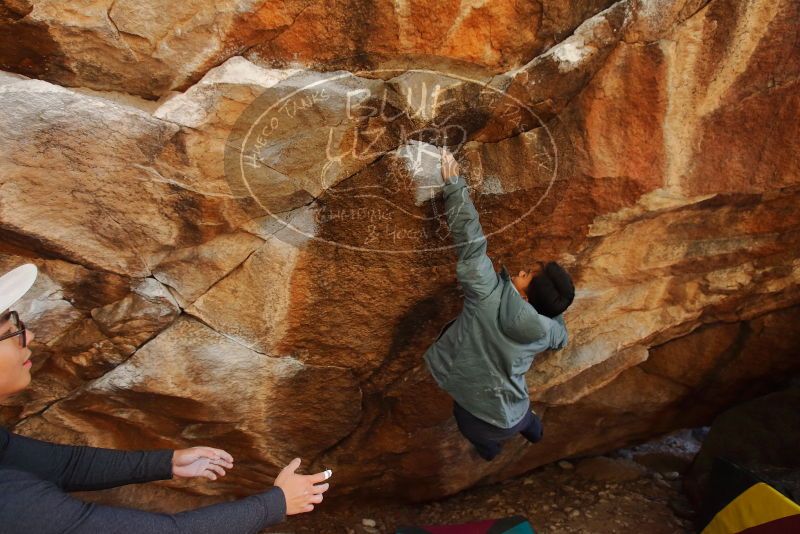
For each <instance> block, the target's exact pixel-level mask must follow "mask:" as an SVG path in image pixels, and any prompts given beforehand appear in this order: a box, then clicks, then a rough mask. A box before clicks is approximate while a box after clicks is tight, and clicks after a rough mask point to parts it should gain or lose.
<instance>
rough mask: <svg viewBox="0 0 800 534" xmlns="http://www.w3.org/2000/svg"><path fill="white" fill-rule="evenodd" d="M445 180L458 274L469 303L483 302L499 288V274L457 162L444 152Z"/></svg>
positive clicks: (448, 218) (446, 208)
mask: <svg viewBox="0 0 800 534" xmlns="http://www.w3.org/2000/svg"><path fill="white" fill-rule="evenodd" d="M442 179H443V180H444V183H445V185H444V188H443V194H444V206H445V212H446V215H447V224H448V226H449V227H450V232H451V233H452V234H453V240H454V242H455V246H456V252H457V254H458V263H457V264H456V275H457V276H458V280H459V282H461V285H462V286H463V288H464V295H465V297H466V299H467V300H476V301H477V300H481V299H482V298H484V297H486V296H488V295H489V293H491V292H492V290H493V289H494V288H495V286H496V285H497V273H496V272H495V270H494V267H493V266H492V261H491V260H490V259H489V256H487V255H486V236H484V234H483V228H481V222H480V218H479V217H478V211H477V210H476V209H475V205H474V204H473V203H472V199H471V198H470V196H469V189H468V188H467V183H466V181H465V180H464V177H463V176H461V175H459V168H458V163H457V162H456V161H455V159H454V158H453V155H452V154H450V152H449V151H448V150H447V149H442Z"/></svg>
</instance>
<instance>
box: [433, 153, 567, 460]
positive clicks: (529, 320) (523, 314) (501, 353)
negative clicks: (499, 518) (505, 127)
mask: <svg viewBox="0 0 800 534" xmlns="http://www.w3.org/2000/svg"><path fill="white" fill-rule="evenodd" d="M441 178H442V181H443V184H442V192H443V195H444V202H445V211H446V216H447V223H448V226H449V228H450V231H451V233H452V234H453V238H454V240H455V247H456V252H457V255H458V261H457V264H456V275H457V277H458V280H459V282H460V283H461V287H462V289H463V292H464V305H463V309H462V311H461V313H460V314H459V315H458V317H456V318H455V319H453V320H452V321H450V322H449V323H447V324H446V325H445V326H444V328H442V331H441V332H440V333H439V336H438V337H437V339H436V341H435V342H434V343H433V345H431V346H430V348H428V350H427V351H426V353H425V362H426V363H427V365H428V369H429V370H430V372H431V374H432V375H433V377H434V379H435V380H436V382H437V383H438V384H439V387H441V388H442V389H444V390H445V391H446V392H447V393H449V394H450V396H451V397H452V398H453V400H454V401H455V403H454V407H453V414H454V416H455V420H456V424H457V425H458V429H459V430H460V431H461V433H462V434H463V435H464V437H466V438H467V439H468V440H469V441H470V442H471V443H472V444H473V445H474V447H475V449H476V450H477V452H478V454H479V455H480V456H481V458H483V459H484V460H487V461H488V460H492V459H493V458H494V457H495V456H497V455H498V454H499V453H500V450H501V448H502V442H504V441H506V440H508V439H510V438H511V437H513V436H515V435H516V434H518V433H519V434H522V435H523V436H524V437H525V438H526V439H527V440H528V441H530V442H531V443H536V442H538V441H539V440H540V439H541V438H542V431H543V429H542V421H541V419H540V418H539V416H538V415H537V414H536V413H535V412H534V411H533V410H532V409H531V405H530V397H529V395H528V386H527V384H526V382H525V373H526V372H527V371H528V369H529V368H530V366H531V363H532V362H533V358H534V357H535V356H536V354H538V353H540V352H542V351H544V350H547V349H561V348H563V347H564V346H565V345H566V344H567V329H566V325H565V324H564V318H563V316H562V314H563V312H564V311H565V310H566V309H567V307H569V305H570V304H571V303H572V300H573V299H574V297H575V288H574V286H573V284H572V279H571V278H570V276H569V274H567V272H566V271H565V270H564V269H563V268H562V267H561V266H560V265H558V264H557V263H555V262H549V263H547V264H546V265H544V266H543V265H542V264H541V263H539V264H538V265H537V266H534V267H533V268H531V269H530V270H527V271H525V270H523V271H520V272H519V274H517V275H516V276H510V274H509V272H508V270H507V269H506V268H505V267H503V268H502V270H501V272H500V273H499V274H498V273H497V272H495V270H494V267H493V266H492V262H491V260H490V259H489V257H488V256H487V255H486V237H485V236H484V235H483V230H482V229H481V224H480V221H479V220H478V212H477V211H476V210H475V206H474V205H473V204H472V201H471V200H470V197H469V191H468V189H467V184H466V183H465V181H464V178H463V177H462V176H460V175H459V166H458V163H457V162H456V160H455V159H454V158H453V155H452V154H451V153H450V152H449V151H448V150H447V149H442V153H441Z"/></svg>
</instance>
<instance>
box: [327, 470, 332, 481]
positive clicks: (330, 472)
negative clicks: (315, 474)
mask: <svg viewBox="0 0 800 534" xmlns="http://www.w3.org/2000/svg"><path fill="white" fill-rule="evenodd" d="M331 475H333V471H331V470H330V469H326V470H325V480H328V479H329V478H331Z"/></svg>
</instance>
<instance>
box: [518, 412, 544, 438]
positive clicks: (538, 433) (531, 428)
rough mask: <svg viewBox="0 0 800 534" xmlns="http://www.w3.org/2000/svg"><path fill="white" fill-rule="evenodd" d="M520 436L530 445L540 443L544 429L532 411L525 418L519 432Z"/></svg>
mask: <svg viewBox="0 0 800 534" xmlns="http://www.w3.org/2000/svg"><path fill="white" fill-rule="evenodd" d="M520 434H522V435H523V436H524V437H525V439H527V440H528V441H530V442H531V443H537V442H539V441H541V439H542V435H543V434H544V427H543V426H542V420H541V419H540V418H539V416H538V415H536V412H534V411H533V410H531V411H529V412H528V414H527V415H526V416H525V426H524V427H523V429H522V430H520Z"/></svg>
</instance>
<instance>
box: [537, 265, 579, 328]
mask: <svg viewBox="0 0 800 534" xmlns="http://www.w3.org/2000/svg"><path fill="white" fill-rule="evenodd" d="M527 293H528V302H530V303H531V305H532V306H533V307H534V308H535V309H536V311H537V312H539V313H540V314H541V315H546V316H547V317H550V318H553V317H555V316H556V315H559V314H561V313H564V311H565V310H566V309H567V308H569V305H570V304H572V301H573V300H574V299H575V286H574V285H573V284H572V278H571V277H570V275H569V273H567V271H565V270H564V268H563V267H561V266H560V265H559V264H557V263H556V262H554V261H551V262H548V263H547V265H545V266H544V268H543V269H542V271H541V272H540V273H539V274H537V275H536V276H534V277H533V280H531V283H530V285H529V286H528V291H527Z"/></svg>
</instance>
